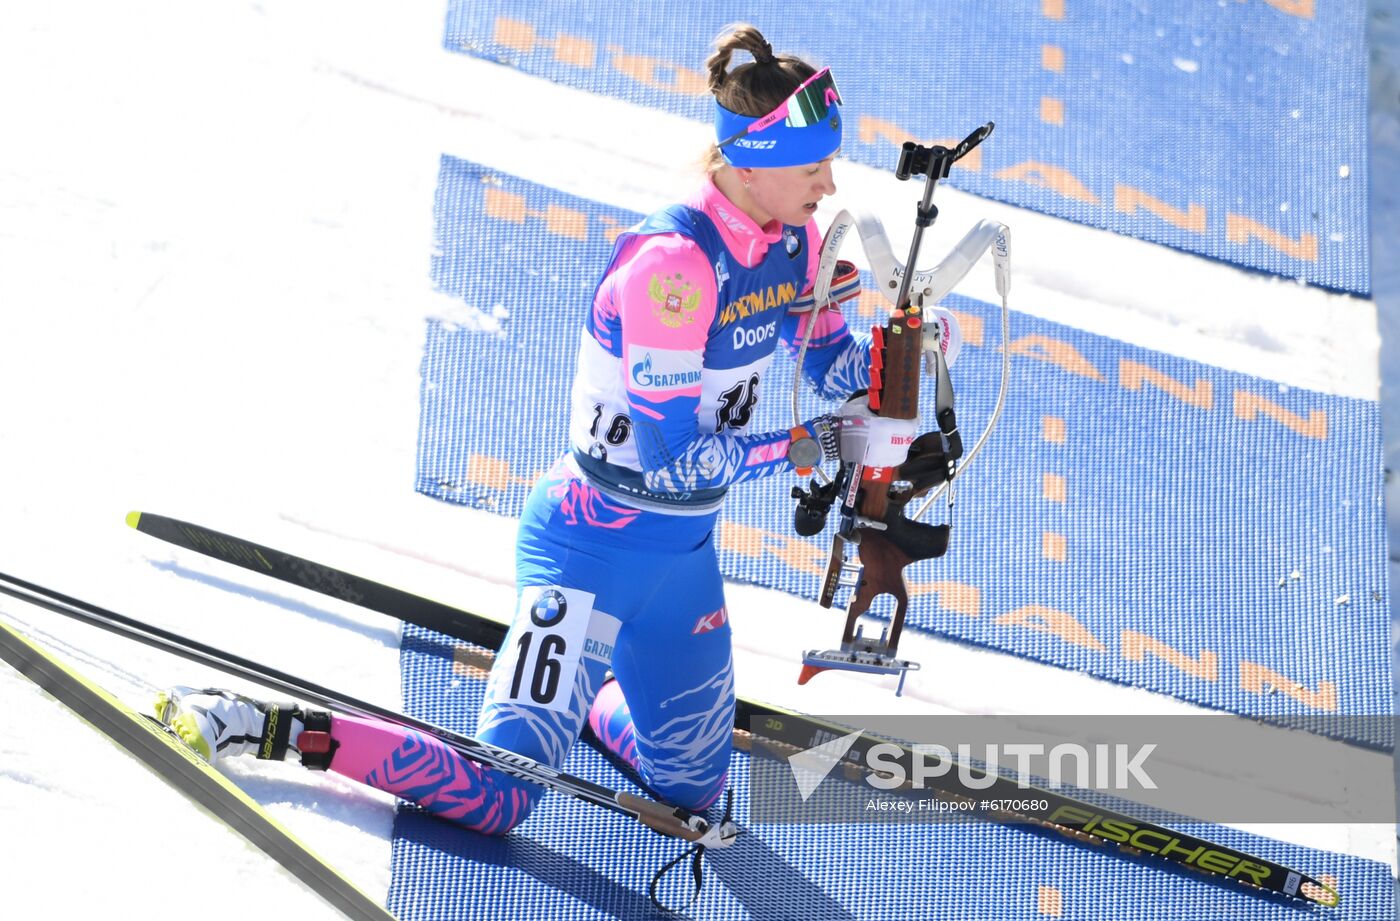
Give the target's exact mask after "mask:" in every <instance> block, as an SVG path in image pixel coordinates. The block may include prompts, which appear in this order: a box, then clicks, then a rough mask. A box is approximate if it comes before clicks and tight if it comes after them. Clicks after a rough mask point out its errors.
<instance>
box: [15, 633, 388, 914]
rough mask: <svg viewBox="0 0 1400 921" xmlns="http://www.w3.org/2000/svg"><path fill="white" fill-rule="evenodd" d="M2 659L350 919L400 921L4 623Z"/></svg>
mask: <svg viewBox="0 0 1400 921" xmlns="http://www.w3.org/2000/svg"><path fill="white" fill-rule="evenodd" d="M0 659H4V660H5V661H6V662H8V663H9V664H10V665H12V666H13V667H14V668H15V669H16V670H17V671H18V672H19V673H20V674H22V675H24V676H25V677H26V678H28V679H29V680H31V681H33V682H34V683H35V684H37V685H38V686H39V687H41V688H43V689H44V690H45V691H47V692H48V693H49V694H52V695H53V696H54V697H55V698H57V699H58V700H59V702H60V703H62V704H63V705H64V706H66V707H68V708H69V709H70V710H72V711H73V712H74V713H76V714H77V715H78V716H80V717H82V718H83V719H84V720H86V721H87V722H88V723H90V724H91V725H92V726H93V727H94V728H96V729H97V730H99V731H100V732H102V733H103V734H105V735H106V736H107V737H109V738H110V739H111V740H112V741H113V742H116V743H117V744H118V745H120V746H121V747H122V748H124V749H125V750H126V751H128V752H130V753H131V754H132V755H134V756H135V757H136V758H137V759H139V760H140V761H141V762H142V763H143V764H145V765H146V766H147V767H148V768H150V769H151V770H152V771H154V772H155V773H156V774H158V775H160V777H161V778H162V779H163V780H165V781H166V782H167V783H169V784H170V785H171V786H172V787H174V788H175V789H177V790H179V791H180V792H181V793H183V794H184V795H185V796H187V797H189V798H190V799H191V800H193V801H194V802H196V803H198V804H199V805H200V806H203V807H204V808H205V809H207V810H208V811H209V812H211V813H212V814H214V815H215V816H217V817H218V818H219V819H221V820H222V821H223V822H224V823H225V824H226V825H228V827H229V828H232V829H233V830H234V831H236V832H238V833H239V834H240V835H242V836H243V837H244V838H246V839H248V840H249V841H250V842H252V843H253V844H255V845H257V847H258V848H260V849H261V850H262V851H263V852H264V853H266V854H267V855H268V856H269V857H271V858H272V859H273V860H275V861H277V862H278V863H279V864H281V865H282V866H283V867H285V868H286V869H287V870H289V871H290V872H291V873H292V875H293V876H295V877H296V878H297V879H299V880H301V882H302V883H304V884H305V885H306V886H308V887H309V888H310V889H311V890H313V891H314V892H315V893H316V894H317V895H319V896H321V897H322V898H323V899H325V900H326V901H327V902H329V903H330V904H331V905H333V906H334V907H335V908H336V909H338V910H339V911H340V912H342V913H343V914H344V915H345V916H346V917H347V918H356V919H366V921H393V918H394V916H393V915H392V914H390V913H389V912H388V911H387V910H386V909H385V908H383V907H382V906H380V905H379V904H378V903H377V902H375V901H374V900H373V899H371V898H370V897H369V896H367V895H365V894H364V893H363V892H361V891H360V890H359V889H358V888H356V886H355V884H354V883H352V882H350V881H349V880H348V879H346V878H345V877H344V876H341V875H340V873H339V872H338V871H337V870H336V869H335V868H334V867H332V866H331V865H330V864H328V863H326V862H325V861H324V860H322V859H321V858H320V857H319V856H318V855H317V854H316V853H315V852H314V851H312V850H311V849H310V848H308V847H307V846H306V845H305V844H303V843H302V842H301V841H300V840H298V839H297V838H296V837H295V836H294V835H293V834H292V833H291V832H290V831H288V830H287V829H286V828H285V827H284V826H283V825H282V824H281V823H280V822H278V821H277V820H276V819H274V818H273V817H272V816H271V815H269V814H268V813H267V812H266V811H265V810H264V809H263V808H262V806H261V805H259V804H258V803H257V801H255V800H253V799H251V798H250V797H249V796H248V795H247V794H246V793H244V792H243V791H242V790H240V789H239V788H238V787H237V786H236V785H235V784H234V783H233V782H232V781H230V780H229V779H228V778H227V777H225V776H224V775H223V774H220V773H219V772H218V771H216V770H214V769H213V768H212V767H210V766H209V765H208V764H205V763H204V762H203V761H202V760H200V758H199V756H198V755H196V754H195V753H194V752H193V751H191V750H190V749H189V748H188V747H186V746H185V745H184V744H183V743H182V742H180V741H179V740H178V739H176V738H174V737H173V736H171V735H169V734H168V733H166V732H165V731H164V730H163V729H162V728H161V727H160V726H159V725H157V724H156V723H154V722H152V721H151V720H148V719H145V718H143V717H142V716H140V715H139V714H137V713H136V711H134V710H132V709H131V708H130V707H128V706H127V705H126V704H124V703H122V702H121V701H120V700H118V699H117V698H115V697H113V696H112V695H111V694H109V693H107V692H106V691H105V690H103V689H102V688H101V687H99V686H98V685H96V684H94V683H93V682H91V681H89V680H88V679H87V678H85V677H83V676H82V675H81V674H79V673H78V672H76V671H74V670H73V669H72V668H69V667H68V666H67V665H65V664H64V663H62V662H60V661H59V660H58V659H56V658H54V657H53V656H51V655H50V654H49V653H48V652H46V651H45V650H44V649H43V648H42V647H41V646H39V645H38V644H37V643H35V642H34V641H32V640H30V639H29V638H27V637H25V636H24V635H23V634H21V633H20V632H19V631H17V630H15V629H14V628H13V627H11V626H10V625H8V624H6V623H4V622H3V621H0Z"/></svg>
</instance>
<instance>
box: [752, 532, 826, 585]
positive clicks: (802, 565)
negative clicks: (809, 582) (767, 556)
mask: <svg viewBox="0 0 1400 921" xmlns="http://www.w3.org/2000/svg"><path fill="white" fill-rule="evenodd" d="M768 536H769V537H770V538H772V539H773V540H774V541H775V542H776V544H777V546H774V545H773V544H771V543H770V544H765V545H764V549H765V550H767V551H768V552H769V553H771V554H773V556H775V557H777V558H778V559H780V560H782V561H783V562H784V563H786V564H787V565H788V566H790V567H792V568H793V569H796V570H797V571H798V572H805V573H807V574H808V575H812V576H821V575H824V574H825V573H826V563H827V558H828V557H829V556H830V553H829V552H828V551H826V550H823V549H821V548H820V547H814V546H812V545H811V544H809V543H807V542H806V541H805V540H798V539H797V538H795V537H780V536H778V535H776V534H770V535H768Z"/></svg>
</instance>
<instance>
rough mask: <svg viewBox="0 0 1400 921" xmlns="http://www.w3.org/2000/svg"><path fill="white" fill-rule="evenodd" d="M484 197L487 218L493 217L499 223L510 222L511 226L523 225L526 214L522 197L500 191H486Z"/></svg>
mask: <svg viewBox="0 0 1400 921" xmlns="http://www.w3.org/2000/svg"><path fill="white" fill-rule="evenodd" d="M484 197H485V199H486V216H487V217H493V218H496V219H497V220H499V221H510V222H511V223H512V224H523V223H525V217H526V214H527V213H528V212H527V211H526V208H525V196H524V195H516V194H515V193H514V192H503V191H501V190H500V189H487V190H486V192H485V193H484Z"/></svg>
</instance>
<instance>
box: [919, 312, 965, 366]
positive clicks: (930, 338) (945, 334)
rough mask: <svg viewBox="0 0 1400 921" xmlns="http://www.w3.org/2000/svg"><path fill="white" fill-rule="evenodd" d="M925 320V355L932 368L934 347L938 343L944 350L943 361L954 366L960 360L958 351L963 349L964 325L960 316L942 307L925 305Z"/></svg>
mask: <svg viewBox="0 0 1400 921" xmlns="http://www.w3.org/2000/svg"><path fill="white" fill-rule="evenodd" d="M924 322H925V323H926V324H927V325H926V326H925V328H924V353H925V355H924V357H925V358H926V359H928V361H929V362H930V364H928V365H926V367H928V368H930V369H931V368H932V367H933V365H932V363H931V362H932V361H933V354H932V353H933V347H934V343H935V342H936V343H938V347H939V348H940V349H942V350H943V361H944V363H945V364H947V365H948V367H950V368H951V367H952V366H953V362H955V361H957V360H958V352H960V351H962V327H961V326H959V325H958V318H957V317H955V316H953V315H952V314H951V313H949V312H948V311H946V310H944V309H943V308H942V307H925V308H924Z"/></svg>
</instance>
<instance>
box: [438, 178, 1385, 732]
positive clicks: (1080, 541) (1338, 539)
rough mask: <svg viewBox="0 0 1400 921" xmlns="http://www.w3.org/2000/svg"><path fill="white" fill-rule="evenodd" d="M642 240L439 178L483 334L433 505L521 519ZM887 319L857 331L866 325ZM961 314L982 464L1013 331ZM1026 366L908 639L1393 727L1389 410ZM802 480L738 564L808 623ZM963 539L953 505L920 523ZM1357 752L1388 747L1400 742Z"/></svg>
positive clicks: (1019, 335)
mask: <svg viewBox="0 0 1400 921" xmlns="http://www.w3.org/2000/svg"><path fill="white" fill-rule="evenodd" d="M637 217H638V215H635V214H630V213H628V212H625V211H622V210H619V209H616V208H610V207H606V206H602V205H599V204H597V203H594V202H590V201H586V200H583V199H580V198H576V197H572V196H568V195H565V194H563V193H561V192H559V191H557V190H553V189H549V188H546V187H543V186H539V185H535V184H532V183H529V182H526V181H523V180H521V179H518V178H515V177H512V176H509V175H505V174H502V173H499V172H495V171H491V170H488V169H486V168H484V167H481V166H479V165H476V164H472V163H468V162H464V161H461V160H457V159H454V158H451V157H444V158H443V160H442V167H441V181H440V185H439V189H438V200H437V222H438V233H437V243H438V247H437V254H436V255H435V257H434V261H433V277H434V280H435V282H436V284H437V285H438V286H440V287H441V288H442V290H444V291H446V292H448V293H450V294H453V295H456V296H459V297H461V298H463V299H464V300H465V302H466V304H467V305H470V306H471V307H475V308H477V309H476V310H475V311H472V312H471V315H472V316H477V317H481V318H488V319H489V322H481V323H469V324H468V323H464V324H461V325H448V324H445V323H442V322H432V323H430V324H429V327H428V330H427V347H426V354H425V357H424V361H423V392H422V420H421V429H420V444H419V465H418V467H419V469H418V481H417V488H418V490H419V491H421V492H424V493H426V494H428V495H432V496H436V497H438V498H442V499H446V500H450V501H453V502H460V503H464V504H470V505H474V506H476V507H481V508H489V509H493V510H495V511H498V512H500V513H502V514H505V515H512V516H514V515H518V514H519V513H520V510H521V508H522V507H523V503H524V499H525V496H526V493H527V492H528V490H529V487H530V484H531V482H533V480H534V478H535V477H536V476H538V475H539V474H540V473H541V472H542V471H544V470H545V469H546V468H547V467H548V466H549V465H550V464H551V463H553V461H554V460H555V459H556V458H557V457H558V456H559V454H560V453H561V452H562V451H563V449H564V446H565V444H566V432H565V429H566V423H567V413H568V388H569V382H570V379H571V374H572V363H573V356H574V352H575V349H576V346H577V341H578V330H579V324H580V318H581V316H582V314H583V311H584V309H585V305H586V304H587V303H588V301H589V299H590V297H591V294H592V290H593V286H594V285H595V284H596V278H597V274H598V272H599V271H600V269H601V267H602V266H603V265H604V264H605V262H606V258H607V254H608V252H609V251H610V247H611V240H612V238H613V237H614V236H615V235H616V232H617V230H619V229H620V228H622V227H625V226H627V225H628V224H630V223H632V222H633V221H634V220H635V219H636V218H637ZM958 230H959V231H960V230H961V228H959V229H958ZM955 232H956V231H950V232H949V238H950V239H951V238H953V235H954V233H955ZM543 267H548V268H547V269H545V268H543ZM983 270H985V271H988V272H990V267H980V266H979V267H978V268H977V269H975V270H974V271H983ZM874 303H875V300H874V297H873V296H872V297H871V298H869V299H866V298H862V300H861V301H860V302H859V304H858V306H856V307H854V308H851V309H848V310H847V315H848V317H849V318H850V320H851V322H852V324H853V325H855V326H857V327H860V326H868V325H869V324H870V323H871V322H873V320H874V319H875V317H876V315H877V314H876V307H875V306H874ZM949 306H950V307H951V308H952V309H954V310H955V311H956V312H957V313H958V314H959V315H960V316H961V320H962V327H963V330H964V333H965V340H966V345H965V347H964V349H963V353H962V357H961V358H960V359H959V360H958V364H957V366H956V367H955V368H954V369H953V377H954V383H955V385H956V387H957V397H958V416H959V420H960V422H961V423H962V426H963V430H964V432H965V437H967V438H974V437H976V436H977V435H978V434H980V432H981V429H982V427H983V425H984V424H985V421H986V419H987V418H988V416H989V414H990V411H991V408H992V405H993V403H994V400H995V397H996V391H997V387H998V383H999V376H1000V363H1001V347H1002V343H1001V342H1000V341H999V321H998V309H995V308H993V307H992V306H991V305H988V304H984V303H979V302H977V301H973V300H970V299H967V298H963V297H958V296H953V297H952V298H951V299H950V301H949ZM1010 349H1011V353H1012V376H1011V381H1010V392H1009V395H1008V398H1007V407H1006V410H1005V413H1004V414H1003V416H1002V421H1001V423H1000V425H999V427H998V429H997V430H996V432H995V433H994V435H993V437H992V439H991V440H990V441H989V443H988V447H987V449H986V450H985V451H984V452H983V454H982V455H981V456H980V457H979V458H978V460H977V466H975V467H973V468H970V469H969V471H968V474H967V477H966V484H965V485H964V486H963V487H961V489H960V490H959V493H958V496H959V500H958V504H957V507H956V509H955V510H954V511H953V513H952V521H953V532H952V534H953V539H952V547H951V549H950V551H949V552H948V554H947V555H946V556H945V557H943V558H941V559H938V560H928V561H924V562H921V563H918V564H915V565H914V566H912V567H910V568H909V569H908V570H907V575H908V577H909V582H910V588H911V596H912V601H911V605H910V611H909V615H908V620H907V623H908V625H909V626H911V627H913V628H915V629H922V630H929V631H933V632H935V633H938V634H941V635H944V636H948V637H953V638H956V639H960V640H963V641H966V642H970V643H976V644H981V645H985V646H988V647H992V648H996V649H1000V650H1004V651H1007V652H1011V653H1016V654H1018V655H1022V656H1028V657H1031V658H1035V659H1039V660H1042V661H1045V662H1050V663H1054V664H1056V665H1060V666H1064V667H1066V668H1072V669H1079V670H1083V671H1085V672H1089V673H1091V674H1093V675H1097V676H1099V677H1103V678H1109V679H1113V680H1115V681H1120V682H1125V683H1129V684H1135V685H1140V686H1142V687H1146V688H1150V689H1152V690H1155V691H1160V692H1163V693H1167V694H1173V695H1176V696H1178V697H1181V698H1184V699H1186V700H1190V701H1193V702H1196V703H1200V704H1204V705H1207V706H1211V707H1217V708H1221V709H1225V710H1231V711H1234V712H1238V713H1243V714H1247V715H1252V716H1259V717H1264V718H1270V719H1274V720H1299V719H1305V718H1307V717H1309V716H1323V715H1330V714H1348V715H1362V714H1384V713H1389V712H1390V699H1391V698H1390V684H1389V675H1390V664H1389V653H1388V649H1389V646H1388V636H1389V632H1388V631H1389V627H1388V620H1387V610H1388V609H1387V583H1386V569H1385V565H1386V552H1385V522H1384V508H1383V501H1382V489H1383V486H1382V481H1381V458H1380V443H1381V442H1380V431H1379V421H1378V410H1377V406H1376V404H1374V403H1371V402H1367V401H1362V400H1355V399H1348V398H1342V397H1334V396H1328V395H1325V394H1320V393H1314V392H1310V391H1305V390H1300V389H1293V388H1287V387H1283V386H1281V385H1279V384H1275V383H1271V382H1269V381H1265V380H1261V379H1258V378H1254V377H1250V376H1248V375H1244V374H1239V373H1235V372H1230V371H1225V370H1221V369H1219V368H1214V367H1210V366H1207V365H1203V364H1200V363H1198V362H1193V361H1188V360H1186V359H1182V358H1176V357H1173V356H1169V355H1164V354H1161V353H1157V352H1152V351H1149V350H1147V349H1142V348H1137V347H1134V346H1130V345H1126V344H1124V343H1121V342H1117V341H1114V340H1111V339H1106V338H1103V337H1100V336H1095V335H1091V334H1089V333H1085V332H1081V331H1077V330H1074V329H1070V328H1068V327H1065V326H1061V325H1059V324H1055V323H1051V322H1048V321H1045V320H1041V319H1037V318H1034V317H1031V316H1027V315H1025V314H1020V313H1016V314H1014V315H1013V318H1012V341H1011V344H1010ZM793 372H794V369H793V367H792V363H791V361H790V360H788V359H787V358H786V356H785V355H781V354H780V355H779V356H778V358H777V359H776V360H775V362H774V366H773V369H772V371H771V372H770V374H769V375H768V379H767V380H765V382H764V390H763V392H762V394H761V398H760V403H759V408H758V415H757V417H756V422H755V426H756V428H757V430H760V431H764V430H775V429H779V428H786V427H787V424H788V422H787V416H786V415H785V413H786V411H787V410H786V407H787V405H788V391H787V388H788V387H790V385H791V380H792V378H793ZM928 389H930V390H931V388H928ZM928 396H930V397H931V396H932V395H931V394H928ZM817 405H818V404H817V403H816V402H815V401H814V400H813V399H807V408H808V409H815V408H816V407H817ZM923 416H924V418H925V419H930V418H932V417H933V412H932V406H931V405H930V406H925V407H924V411H923ZM794 482H795V480H794V479H793V478H790V477H774V478H771V479H769V480H766V481H761V482H757V483H752V484H744V485H742V486H740V487H737V488H736V489H735V490H734V493H733V494H732V495H731V497H730V500H729V501H728V502H727V503H726V506H725V511H724V514H723V517H722V519H721V527H720V547H721V564H722V566H723V568H724V571H725V574H726V575H727V576H728V577H730V578H733V579H739V580H745V581H751V582H756V583H759V584H762V585H767V586H771V587H774V588H778V589H782V590H784V591H787V592H791V593H794V594H797V595H800V596H804V597H807V598H815V597H816V593H817V587H818V582H819V579H820V576H821V573H822V571H823V569H824V567H825V564H826V559H827V557H828V554H829V547H830V544H829V541H830V531H828V532H827V534H826V535H822V536H820V537H818V538H816V539H807V540H803V539H799V538H797V537H796V536H795V535H794V533H793V531H792V526H791V520H792V517H791V516H792V501H791V499H790V498H789V495H788V493H789V490H790V488H791V487H792V485H793V484H794ZM948 515H949V512H948V510H947V508H946V507H945V506H944V505H942V504H941V503H940V504H938V505H935V507H934V509H933V513H932V515H930V516H929V517H928V519H926V520H933V521H941V520H946V519H947V517H948ZM829 527H830V526H829ZM877 602H878V600H877ZM877 613H880V611H879V609H878V604H877ZM835 641H836V637H834V636H833V637H831V642H832V643H834V642H835ZM798 652H799V650H798V649H796V648H794V649H793V650H792V653H793V655H794V661H795V659H796V656H797V655H798ZM924 666H925V668H926V669H932V670H933V673H934V674H936V673H937V668H938V663H937V662H925V663H924ZM795 678H796V665H795V664H794V680H795ZM817 680H827V679H817ZM935 680H936V679H935ZM1361 741H1364V742H1367V743H1369V744H1374V745H1384V744H1386V743H1387V741H1388V722H1387V721H1377V722H1376V724H1375V735H1374V737H1370V738H1364V739H1361Z"/></svg>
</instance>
